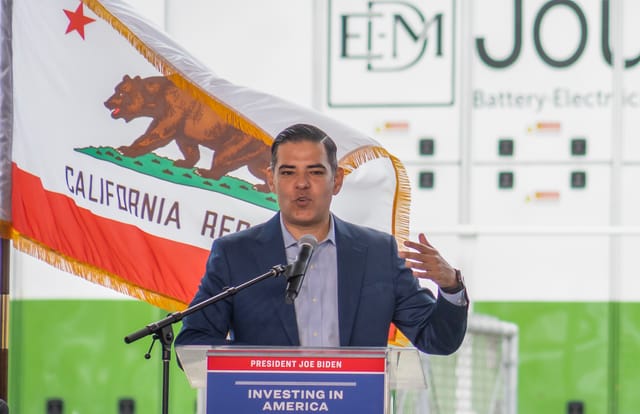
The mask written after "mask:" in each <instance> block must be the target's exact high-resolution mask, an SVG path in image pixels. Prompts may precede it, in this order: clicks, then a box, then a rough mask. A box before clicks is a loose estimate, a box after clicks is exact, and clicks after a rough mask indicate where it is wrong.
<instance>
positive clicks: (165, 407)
mask: <svg viewBox="0 0 640 414" xmlns="http://www.w3.org/2000/svg"><path fill="white" fill-rule="evenodd" d="M289 267H290V266H284V265H275V266H273V267H272V268H271V270H270V271H268V272H267V273H263V274H261V275H260V276H257V277H255V278H253V279H251V280H249V281H247V282H244V283H242V284H240V285H238V286H235V287H234V286H231V287H228V288H226V289H224V290H223V291H222V292H220V293H218V294H217V295H215V296H212V297H210V298H209V299H206V300H203V301H202V302H200V303H196V304H195V305H193V306H191V307H189V308H187V309H185V310H183V311H179V312H174V313H170V314H169V315H168V316H167V317H166V318H164V319H161V320H159V321H157V322H153V323H150V324H149V325H147V326H145V327H144V328H142V329H139V330H137V331H135V332H133V333H132V334H130V335H127V336H125V337H124V342H125V343H127V344H130V343H131V342H134V341H137V340H138V339H140V338H144V337H145V336H147V335H153V341H152V342H151V346H150V347H149V351H148V352H147V353H146V354H145V356H144V357H145V358H146V359H149V358H151V349H152V348H153V344H154V343H155V341H156V340H158V341H160V343H161V344H162V414H169V368H170V366H169V361H171V344H172V343H173V324H174V323H176V322H180V321H181V320H182V318H184V317H185V316H187V315H189V314H191V313H193V312H197V311H199V310H201V309H202V308H204V307H206V306H208V305H211V304H212V303H215V302H218V301H221V300H223V299H226V298H228V297H229V296H233V295H235V294H236V293H238V292H240V291H241V290H243V289H246V288H248V287H249V286H251V285H254V284H256V283H258V282H260V281H262V280H265V279H268V278H270V277H278V276H280V275H281V274H283V273H285V272H286V271H287V270H288V269H289Z"/></svg>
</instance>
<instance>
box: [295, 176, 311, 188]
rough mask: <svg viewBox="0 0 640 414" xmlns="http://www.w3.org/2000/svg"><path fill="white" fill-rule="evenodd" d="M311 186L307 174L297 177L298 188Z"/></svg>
mask: <svg viewBox="0 0 640 414" xmlns="http://www.w3.org/2000/svg"><path fill="white" fill-rule="evenodd" d="M307 187H309V177H307V174H300V175H298V177H297V178H296V188H307Z"/></svg>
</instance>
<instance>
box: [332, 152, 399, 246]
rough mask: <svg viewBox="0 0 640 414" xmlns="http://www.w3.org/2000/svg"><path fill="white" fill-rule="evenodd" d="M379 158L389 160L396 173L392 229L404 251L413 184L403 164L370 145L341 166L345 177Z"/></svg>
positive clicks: (354, 153)
mask: <svg viewBox="0 0 640 414" xmlns="http://www.w3.org/2000/svg"><path fill="white" fill-rule="evenodd" d="M378 158H387V159H389V161H391V164H392V165H393V169H394V171H395V173H396V191H395V194H394V196H393V211H394V215H393V217H392V223H391V227H392V229H393V235H394V236H395V238H396V240H397V241H398V246H400V248H401V249H402V248H403V246H404V244H403V243H404V241H405V240H408V239H409V224H410V210H411V208H410V206H411V184H410V182H409V177H408V176H407V171H406V170H405V169H404V166H403V165H402V162H400V160H399V159H398V158H397V157H395V156H393V155H391V154H390V153H389V152H388V151H387V150H386V149H384V148H382V147H379V146H373V145H368V146H364V147H360V148H358V149H356V150H354V151H351V152H349V153H348V154H346V155H345V156H344V157H342V158H341V159H340V166H341V167H342V168H343V169H344V170H345V175H348V174H350V173H351V172H352V171H353V170H355V169H356V168H358V167H360V166H361V165H363V164H364V163H366V162H367V161H371V160H374V159H378Z"/></svg>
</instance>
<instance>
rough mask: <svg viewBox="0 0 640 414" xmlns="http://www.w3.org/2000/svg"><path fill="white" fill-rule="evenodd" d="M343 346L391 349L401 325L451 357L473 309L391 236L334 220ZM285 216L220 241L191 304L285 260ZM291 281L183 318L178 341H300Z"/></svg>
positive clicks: (272, 282)
mask: <svg viewBox="0 0 640 414" xmlns="http://www.w3.org/2000/svg"><path fill="white" fill-rule="evenodd" d="M335 234H336V246H337V258H338V319H339V325H340V345H341V346H386V345H387V340H388V332H389V324H390V323H391V322H394V323H395V324H396V326H397V327H398V328H399V329H400V330H401V331H402V332H403V333H404V334H405V335H406V336H407V338H408V339H409V340H410V341H411V342H412V343H413V344H414V345H415V346H416V347H417V348H419V349H421V350H422V351H424V352H428V353H431V354H450V353H452V352H454V351H455V350H456V349H458V347H459V346H460V344H461V343H462V340H463V338H464V334H465V331H466V325H467V307H466V306H456V305H454V304H452V303H450V302H448V301H446V300H445V299H443V298H442V296H441V295H440V297H439V298H438V299H437V300H436V299H435V298H434V295H433V294H432V293H431V291H430V290H428V289H424V288H421V287H420V285H419V283H418V281H417V279H416V278H415V277H414V276H413V274H412V272H411V270H410V269H408V268H407V267H405V266H404V262H403V260H402V259H400V258H399V257H398V253H397V244H396V242H395V239H394V238H393V237H392V236H391V235H388V234H386V233H382V232H379V231H376V230H372V229H369V228H365V227H361V226H356V225H354V224H350V223H347V222H345V221H342V220H340V219H338V218H335ZM286 263H287V260H286V256H285V249H284V241H283V238H282V231H281V228H280V216H279V214H276V215H275V216H274V217H273V218H271V219H270V220H269V221H267V222H265V223H262V224H259V225H257V226H254V227H252V228H250V229H247V230H244V231H242V232H239V233H234V234H230V235H228V236H225V237H223V238H220V239H217V240H216V241H215V242H214V243H213V247H212V249H211V254H210V256H209V259H208V261H207V269H206V273H205V275H204V277H203V278H202V281H201V283H200V287H199V289H198V292H197V293H196V295H195V297H194V299H193V301H192V305H193V304H196V303H199V302H201V301H203V300H205V299H207V298H209V297H211V296H214V295H216V294H218V293H219V292H221V291H222V290H223V289H224V288H225V287H228V286H238V285H240V284H242V283H244V282H246V281H248V280H250V279H252V278H254V277H256V276H258V275H260V274H263V273H266V272H268V271H269V270H270V269H271V268H272V267H273V266H274V265H278V264H286ZM285 289H286V279H285V277H284V276H279V277H277V278H269V279H266V280H264V281H262V282H260V283H257V284H255V285H253V286H250V287H248V288H246V289H244V290H242V291H239V292H238V293H237V294H236V295H234V296H231V297H228V298H227V299H225V300H223V301H220V302H217V303H215V304H212V305H209V306H207V307H206V308H204V309H202V310H201V311H199V312H194V313H192V314H191V315H188V316H186V317H185V318H184V319H183V327H182V330H181V331H180V333H179V334H178V336H177V338H176V345H193V344H206V345H224V344H229V341H227V340H226V339H225V338H226V337H227V333H228V332H231V333H232V343H235V344H242V345H262V346H296V345H299V344H300V342H299V339H298V328H297V324H296V315H295V307H294V305H292V304H287V303H285Z"/></svg>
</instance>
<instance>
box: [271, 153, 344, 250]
mask: <svg viewBox="0 0 640 414" xmlns="http://www.w3.org/2000/svg"><path fill="white" fill-rule="evenodd" d="M268 178H269V187H270V188H271V191H273V192H274V193H275V194H276V195H277V197H278V203H279V205H280V212H281V215H282V218H283V221H284V223H285V225H286V226H287V229H288V230H289V231H290V232H291V234H292V235H293V236H294V237H296V238H298V237H300V236H302V235H304V234H313V235H314V236H316V237H317V238H318V239H319V240H320V238H321V237H324V236H325V235H326V231H327V230H328V228H329V227H328V224H329V208H330V206H331V198H332V197H333V196H334V195H336V194H338V192H339V191H340V188H341V187H342V180H343V178H344V172H343V170H342V169H341V168H338V170H337V171H336V173H335V175H334V174H333V173H332V172H331V166H330V165H329V160H328V157H327V153H326V151H325V148H324V145H322V144H321V143H318V142H311V141H299V142H286V143H284V144H280V146H279V147H278V153H277V163H276V165H275V166H274V167H273V169H269V177H268Z"/></svg>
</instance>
